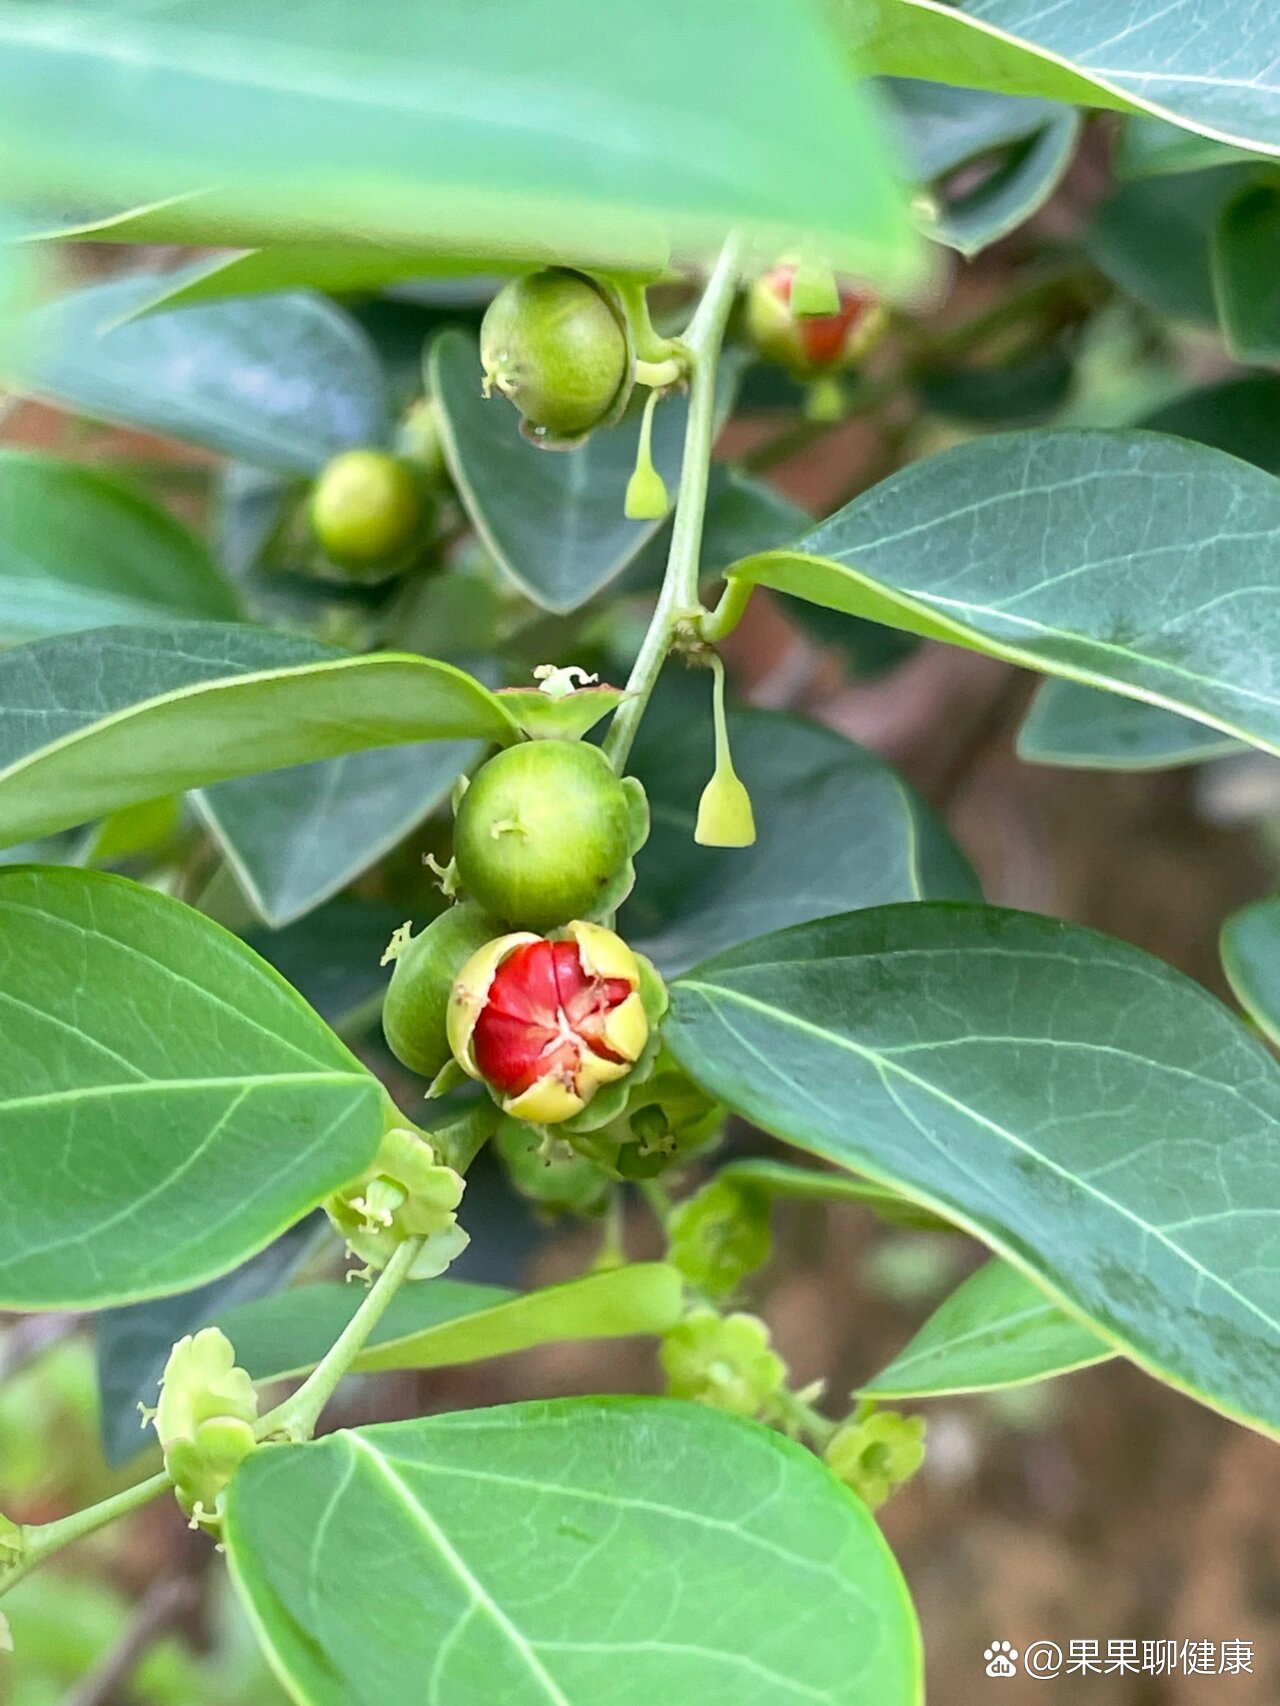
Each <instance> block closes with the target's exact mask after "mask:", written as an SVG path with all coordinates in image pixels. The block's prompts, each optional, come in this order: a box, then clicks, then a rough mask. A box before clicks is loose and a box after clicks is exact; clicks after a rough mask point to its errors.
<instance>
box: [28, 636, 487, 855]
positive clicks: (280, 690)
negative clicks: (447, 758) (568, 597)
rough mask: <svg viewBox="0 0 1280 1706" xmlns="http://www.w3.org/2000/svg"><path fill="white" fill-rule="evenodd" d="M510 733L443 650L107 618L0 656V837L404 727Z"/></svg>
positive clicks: (367, 743) (397, 736)
mask: <svg viewBox="0 0 1280 1706" xmlns="http://www.w3.org/2000/svg"><path fill="white" fill-rule="evenodd" d="M467 736H470V737H472V738H473V739H479V740H490V741H492V740H497V741H502V742H509V741H511V740H513V739H514V738H515V737H516V728H515V724H514V723H513V722H512V721H511V720H510V718H509V717H508V716H507V714H506V712H505V711H503V709H502V707H501V706H500V705H499V704H498V702H497V700H496V699H495V698H494V697H493V695H492V694H491V693H490V692H489V691H488V689H487V688H484V687H482V686H481V685H480V683H479V682H478V681H475V680H474V679H473V678H472V677H471V676H469V675H464V674H463V672H462V671H461V670H459V669H455V668H453V666H452V665H451V664H445V663H434V662H432V661H431V660H429V659H427V658H421V657H414V656H410V655H408V654H402V653H399V652H378V653H373V654H370V655H369V656H366V657H352V656H350V654H348V653H345V652H338V651H334V650H333V649H332V648H331V647H329V646H321V645H317V644H315V643H314V642H313V641H310V640H301V639H296V638H294V637H292V636H288V635H284V634H273V633H269V632H268V631H267V630H265V629H260V628H247V627H235V626H230V625H225V624H222V623H190V624H180V625H175V626H172V627H169V628H106V629H95V630H92V631H90V632H88V633H84V634H73V635H69V636H67V637H66V638H63V639H55V640H38V641H36V642H34V643H33V644H31V645H29V646H20V647H17V648H15V649H14V650H13V651H11V652H6V653H4V654H3V655H2V656H0V843H4V844H9V843H12V842H15V841H23V840H28V839H31V838H33V837H35V836H38V835H47V834H48V833H49V832H50V831H51V830H54V829H63V828H69V827H70V826H71V825H73V824H77V823H85V822H87V821H88V820H89V819H90V818H95V817H101V816H102V815H103V814H104V813H106V812H110V811H114V810H115V809H116V808H117V807H118V806H122V805H127V804H129V803H130V802H131V801H134V800H150V799H154V798H156V797H157V796H158V795H160V794H173V793H180V792H181V791H182V790H184V789H186V788H195V787H199V786H202V785H204V784H207V783H210V782H221V781H224V780H226V779H227V778H229V777H232V776H243V775H249V774H253V773H254V772H256V771H260V770H272V769H282V768H284V767H285V766H287V765H291V764H298V763H301V762H304V761H309V760H311V759H315V758H321V757H331V756H337V755H338V754H340V753H344V752H357V751H362V750H363V749H365V748H367V747H377V746H396V745H400V744H402V743H404V742H407V741H410V740H423V739H436V740H459V739H463V738H465V737H467Z"/></svg>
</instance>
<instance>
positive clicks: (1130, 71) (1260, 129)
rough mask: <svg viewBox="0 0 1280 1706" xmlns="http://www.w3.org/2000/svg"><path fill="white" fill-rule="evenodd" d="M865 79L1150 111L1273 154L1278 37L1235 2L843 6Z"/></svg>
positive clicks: (1279, 107)
mask: <svg viewBox="0 0 1280 1706" xmlns="http://www.w3.org/2000/svg"><path fill="white" fill-rule="evenodd" d="M840 15H841V17H842V18H843V19H844V20H845V22H846V29H847V34H848V36H849V39H850V40H851V41H852V42H853V43H854V44H856V45H857V47H858V48H859V50H860V52H861V55H862V62H863V64H864V65H865V66H866V67H867V68H868V69H869V70H875V71H883V72H888V73H891V74H893V75H895V76H901V77H933V78H936V79H937V80H938V81H939V82H940V83H960V84H964V85H967V86H971V87H973V88H978V89H1000V90H1004V91H1006V92H1007V93H1009V94H1014V95H1043V96H1046V97H1048V98H1049V99H1051V100H1058V101H1074V102H1078V103H1080V104H1082V105H1084V106H1095V107H1118V108H1121V109H1122V110H1123V109H1136V110H1139V111H1143V112H1149V113H1155V114H1157V115H1159V116H1161V117H1164V118H1167V119H1171V120H1173V121H1174V122H1175V123H1177V124H1180V125H1185V126H1186V127H1187V128H1188V129H1190V130H1196V131H1201V132H1202V133H1204V134H1205V135H1207V136H1212V137H1218V138H1221V139H1222V140H1224V141H1227V142H1231V143H1235V144H1237V145H1238V146H1240V147H1251V148H1257V149H1259V150H1260V151H1262V152H1265V153H1267V154H1280V103H1278V102H1277V100H1276V94H1277V85H1276V80H1275V32H1274V29H1273V27H1272V24H1273V20H1272V18H1271V16H1270V14H1269V12H1268V11H1266V9H1265V8H1259V7H1246V8H1244V9H1243V10H1242V9H1241V7H1240V6H1239V5H1237V4H1236V0H1088V4H1076V5H1066V6H1058V5H1051V6H1046V5H1044V4H1043V0H965V4H964V6H963V9H961V8H959V7H956V8H953V7H952V6H950V5H948V4H946V0H847V4H845V5H844V6H843V8H842V9H841V13H840Z"/></svg>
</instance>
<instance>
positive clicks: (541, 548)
mask: <svg viewBox="0 0 1280 1706" xmlns="http://www.w3.org/2000/svg"><path fill="white" fill-rule="evenodd" d="M735 377H736V375H735V372H734V366H733V363H732V362H729V363H726V364H725V366H724V367H723V369H722V370H721V376H720V384H719V398H718V403H719V411H720V416H721V418H722V419H723V417H724V415H725V414H727V412H728V409H729V405H730V402H731V399H732V386H733V382H734V379H735ZM480 378H481V368H480V353H479V348H478V346H477V344H476V340H475V339H474V338H473V337H472V336H470V335H469V334H468V333H466V332H460V331H446V332H442V333H441V334H440V336H439V337H438V338H436V339H434V340H433V342H432V344H431V353H430V358H429V360H428V370H427V386H428V389H429V390H430V392H431V394H432V396H433V397H434V398H435V399H436V401H437V403H438V404H439V405H440V415H441V429H442V433H443V437H444V443H445V450H446V452H447V454H448V458H449V467H450V470H451V472H452V474H453V477H454V480H455V481H456V483H457V486H458V492H459V495H460V496H461V498H462V501H463V503H464V504H465V506H466V509H467V513H468V514H469V515H470V517H471V519H472V521H473V522H474V523H475V526H476V529H477V531H478V532H479V534H480V537H481V538H482V539H483V541H484V543H485V544H486V545H487V546H488V548H489V550H490V551H491V552H492V554H493V555H494V557H496V558H497V560H498V562H499V563H501V565H502V567H503V568H504V569H505V570H506V572H507V573H508V574H509V575H510V577H511V579H512V580H513V581H514V582H515V583H516V585H517V586H518V587H520V589H521V591H523V592H525V593H527V594H528V596H529V597H530V598H532V599H533V600H534V602H535V603H537V604H540V605H541V606H542V607H543V609H544V610H553V611H555V612H557V613H558V614H565V613H567V612H568V611H570V610H576V609H577V608H578V606H579V605H581V604H585V603H586V602H587V600H588V599H589V598H592V597H594V596H595V594H596V593H598V592H600V591H601V590H602V589H603V588H604V587H606V586H607V585H608V584H609V582H610V581H612V580H614V579H616V577H617V576H618V575H620V574H621V573H622V571H623V570H624V569H625V568H626V567H627V564H628V563H630V562H631V561H632V559H633V558H634V557H635V556H637V554H638V553H639V552H640V551H641V550H642V549H643V548H644V546H645V545H646V544H647V543H648V542H649V540H651V539H652V538H653V537H654V535H655V534H656V533H657V532H658V530H659V529H660V528H661V526H662V522H661V521H660V520H659V521H643V522H642V521H628V520H627V518H626V516H625V515H624V513H623V503H624V500H625V498H626V491H627V481H628V480H629V479H630V478H631V473H632V470H633V469H634V467H635V463H636V450H637V447H638V445H639V441H640V410H639V408H638V406H637V405H635V404H633V405H632V407H631V409H629V410H628V412H627V414H626V416H625V417H624V418H623V420H622V421H621V422H620V423H619V424H618V425H617V426H616V427H610V428H606V429H605V430H603V431H601V432H597V433H593V434H592V436H591V437H590V438H589V439H588V440H587V442H586V443H585V444H583V445H580V446H578V447H577V448H576V449H573V450H543V449H540V448H539V447H538V446H536V445H533V444H530V443H529V441H528V440H527V439H526V438H524V437H522V436H521V433H520V416H519V414H518V413H517V411H516V410H515V409H514V408H513V407H512V406H511V404H510V403H508V402H507V400H506V399H505V398H504V397H500V396H493V397H485V396H484V394H483V392H482V391H481V389H480ZM688 414H689V404H688V399H687V398H685V397H680V396H675V397H668V398H666V399H664V400H663V401H662V402H661V403H659V405H658V408H657V412H656V414H655V415H654V420H653V460H654V466H655V467H656V468H657V470H658V472H659V473H660V474H661V475H662V477H663V479H664V480H665V481H666V483H667V489H668V490H669V491H671V492H674V491H675V488H676V483H677V481H678V479H679V475H680V457H681V451H682V448H683V445H684V429H685V422H686V420H687V419H688Z"/></svg>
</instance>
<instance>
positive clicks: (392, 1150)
mask: <svg viewBox="0 0 1280 1706" xmlns="http://www.w3.org/2000/svg"><path fill="white" fill-rule="evenodd" d="M465 1188H466V1181H465V1180H464V1179H463V1177H462V1175H461V1174H460V1173H457V1172H455V1171H454V1169H453V1168H452V1167H447V1166H445V1165H444V1164H443V1162H442V1161H441V1159H440V1157H439V1155H438V1154H437V1152H436V1149H435V1148H434V1146H433V1145H432V1144H431V1143H429V1142H428V1141H427V1139H426V1138H425V1137H424V1136H423V1135H422V1133H421V1132H419V1131H415V1130H410V1129H408V1128H406V1127H403V1126H392V1127H391V1128H390V1129H389V1130H388V1131H387V1132H386V1133H384V1135H383V1139H382V1143H381V1145H380V1146H379V1149H378V1153H377V1155H376V1156H375V1157H374V1159H373V1164H372V1166H370V1167H369V1168H368V1170H367V1171H366V1172H364V1173H362V1174H361V1176H360V1177H359V1178H358V1179H356V1180H355V1181H354V1182H353V1183H352V1184H350V1185H348V1186H346V1188H345V1189H344V1190H341V1191H336V1192H335V1193H334V1194H333V1195H332V1196H331V1197H329V1198H328V1199H327V1200H326V1201H325V1205H324V1210H325V1213H326V1214H327V1215H328V1216H329V1219H330V1220H331V1221H332V1222H333V1224H334V1226H335V1227H336V1228H337V1230H338V1232H339V1233H340V1234H341V1236H342V1238H343V1239H344V1240H345V1242H346V1244H347V1247H348V1249H349V1250H350V1251H351V1253H352V1254H353V1255H355V1256H358V1257H359V1259H360V1260H361V1261H362V1262H364V1263H365V1264H366V1265H367V1266H368V1267H369V1268H371V1269H378V1268H384V1267H386V1265H387V1263H388V1262H389V1261H390V1259H391V1257H392V1256H393V1255H394V1254H395V1252H396V1250H397V1249H398V1248H399V1247H400V1245H401V1244H403V1243H404V1241H405V1240H406V1239H407V1238H421V1239H423V1240H424V1243H423V1246H422V1249H421V1250H420V1251H419V1253H418V1255H417V1257H416V1258H415V1260H414V1263H413V1266H412V1268H411V1269H410V1270H409V1273H408V1275H407V1276H406V1277H407V1278H409V1279H435V1278H436V1276H437V1275H438V1274H442V1273H443V1272H444V1271H445V1269H446V1268H447V1267H448V1266H449V1264H450V1263H451V1262H452V1261H453V1260H454V1258H455V1257H456V1256H460V1255H461V1254H462V1252H463V1251H464V1250H465V1249H466V1247H467V1245H468V1244H469V1243H470V1241H471V1240H470V1238H469V1236H468V1234H467V1233H466V1232H464V1231H463V1229H462V1227H460V1226H459V1225H458V1216H457V1213H456V1210H457V1207H458V1204H459V1203H460V1202H461V1201H462V1193H463V1191H464V1189H465Z"/></svg>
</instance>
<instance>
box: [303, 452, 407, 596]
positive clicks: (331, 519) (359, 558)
mask: <svg viewBox="0 0 1280 1706" xmlns="http://www.w3.org/2000/svg"><path fill="white" fill-rule="evenodd" d="M426 516H427V500H426V499H425V497H424V496H423V492H422V486H421V483H420V481H419V477H418V476H417V474H415V472H414V471H413V469H411V468H409V467H408V466H407V465H406V464H405V463H404V462H401V461H399V460H398V459H397V458H396V457H394V456H389V455H388V454H387V453H386V451H383V450H347V451H344V452H343V453H342V455H341V456H335V457H334V458H333V460H332V461H331V462H329V463H327V464H326V465H325V467H324V469H323V471H322V472H321V474H320V478H319V479H318V480H317V481H316V483H315V487H314V489H313V491H312V493H311V528H312V531H313V532H314V534H315V536H316V539H317V540H318V541H319V544H320V546H321V548H322V549H323V551H324V553H325V555H326V556H327V557H329V558H331V559H332V561H333V562H335V563H338V564H340V565H341V566H342V567H343V568H347V569H351V570H353V571H357V572H358V571H360V570H362V569H366V570H367V569H380V568H386V567H387V566H389V565H390V564H392V563H394V562H396V560H397V559H398V558H400V557H402V556H403V555H404V554H405V552H406V551H407V550H408V549H409V547H410V546H411V545H412V544H413V542H414V540H415V539H416V538H417V537H418V534H419V533H420V531H421V529H422V527H423V524H424V522H425V520H426Z"/></svg>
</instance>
